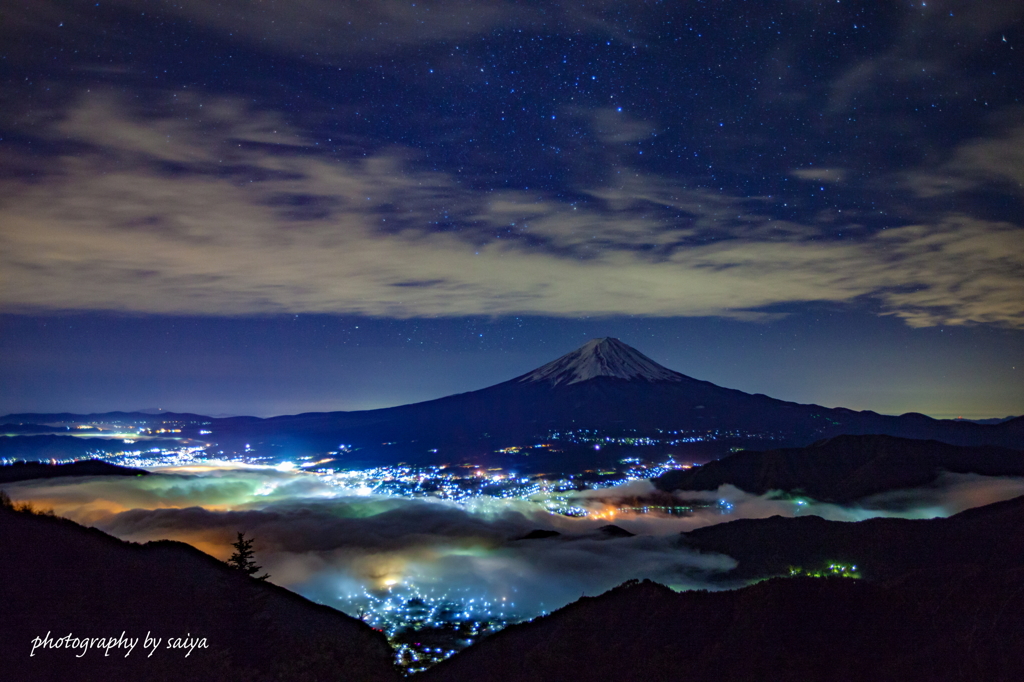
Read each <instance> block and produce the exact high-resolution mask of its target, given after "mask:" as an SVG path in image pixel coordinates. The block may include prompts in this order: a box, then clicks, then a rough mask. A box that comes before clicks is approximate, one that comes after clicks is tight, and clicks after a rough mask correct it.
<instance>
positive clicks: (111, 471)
mask: <svg viewBox="0 0 1024 682" xmlns="http://www.w3.org/2000/svg"><path fill="white" fill-rule="evenodd" d="M148 475H149V472H148V471H146V470H145V469H134V468H132V467H122V466H117V465H116V464H110V463H109V462H103V461H100V460H98V459H83V460H81V461H78V462H70V463H68V464H45V463H43V462H15V463H14V464H8V465H6V466H0V483H14V482H15V481H28V480H31V479H34V478H63V477H65V476H148Z"/></svg>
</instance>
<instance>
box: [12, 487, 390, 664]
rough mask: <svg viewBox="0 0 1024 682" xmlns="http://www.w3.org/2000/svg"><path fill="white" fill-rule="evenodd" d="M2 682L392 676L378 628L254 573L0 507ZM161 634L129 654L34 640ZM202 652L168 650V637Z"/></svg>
mask: <svg viewBox="0 0 1024 682" xmlns="http://www.w3.org/2000/svg"><path fill="white" fill-rule="evenodd" d="M0 547H2V551H0V609H2V615H0V678H2V679H5V680H32V682H51V681H52V682H64V681H65V680H75V681H76V682H91V681H96V682H100V681H104V682H105V681H107V680H133V681H148V680H153V681H156V680H161V681H163V680H167V681H170V680H202V681H206V680H210V681H214V680H216V681H222V680H223V681H226V680H251V681H262V680H267V681H269V680H322V679H346V680H366V681H369V680H381V681H386V680H397V679H398V675H397V674H396V673H395V671H394V668H393V667H392V663H391V656H392V654H391V650H390V648H389V647H388V644H387V641H386V640H385V638H384V635H383V634H381V633H379V632H375V631H373V630H372V629H371V628H370V627H369V626H367V625H365V624H364V623H362V622H360V621H358V620H356V619H354V618H350V617H348V616H346V615H344V614H342V613H340V612H338V611H335V610H333V609H330V608H328V607H326V606H321V605H318V604H315V603H313V602H310V601H308V600H306V599H304V598H303V597H300V596H298V595H296V594H293V593H291V592H289V591H287V590H285V589H283V588H280V587H277V586H275V585H272V584H269V583H266V582H261V581H258V580H254V579H252V578H249V577H248V576H246V575H244V574H243V573H241V572H240V571H237V570H234V569H232V568H230V567H228V566H227V565H226V564H224V563H222V562H220V561H217V560H216V559H214V558H213V557H210V556H209V555H207V554H204V553H202V552H200V551H199V550H197V549H194V548H193V547H191V546H189V545H185V544H183V543H179V542H171V541H160V542H150V543H146V544H144V545H138V544H135V543H129V542H123V541H121V540H118V539H116V538H113V537H111V536H109V535H107V534H105V533H102V532H101V531H98V530H96V529H93V528H84V527H82V526H79V525H78V524H76V523H74V522H72V521H69V520H67V519H61V518H55V517H52V516H46V515H40V514H33V513H29V512H25V511H15V510H13V509H11V508H10V507H9V506H4V505H0ZM48 632H49V633H50V634H51V637H52V638H53V639H57V638H61V637H63V636H65V635H68V634H72V635H73V636H75V637H118V636H120V635H121V634H122V632H125V633H127V636H129V637H140V638H145V637H146V635H147V633H150V634H151V635H152V636H153V637H160V638H162V639H163V642H164V644H163V647H162V648H161V649H159V650H157V651H155V652H154V653H153V655H152V656H151V657H150V656H148V653H149V652H148V651H143V644H142V642H140V643H139V645H138V646H137V647H136V649H135V650H133V651H132V652H131V653H130V654H129V655H128V657H125V656H124V654H125V652H126V651H127V650H126V649H121V650H120V651H119V652H118V650H111V653H110V656H104V651H103V650H102V649H101V650H99V651H96V650H88V651H87V652H86V653H85V654H84V655H83V656H82V657H77V654H79V653H81V650H68V649H63V648H62V649H43V648H40V649H37V650H36V652H35V656H31V655H30V654H31V652H32V640H33V638H35V637H40V638H44V637H45V636H46V635H47V633H48ZM187 636H188V637H192V638H194V639H195V640H198V639H199V638H205V639H206V640H207V644H208V648H206V649H201V648H197V649H193V650H192V651H191V654H190V655H189V656H187V657H186V656H185V653H186V651H183V650H179V649H167V648H166V644H167V642H168V640H169V638H186V637H187Z"/></svg>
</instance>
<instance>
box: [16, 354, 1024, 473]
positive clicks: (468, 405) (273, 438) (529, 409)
mask: <svg viewBox="0 0 1024 682" xmlns="http://www.w3.org/2000/svg"><path fill="white" fill-rule="evenodd" d="M111 415H113V416H116V417H117V418H118V419H122V420H125V421H128V420H133V419H134V420H165V421H166V420H175V419H177V420H178V421H180V422H182V423H183V424H184V425H185V428H184V429H183V432H182V433H183V436H189V437H194V436H196V434H198V430H199V427H200V423H202V428H203V430H207V431H212V435H210V436H209V438H212V439H215V440H216V442H217V443H218V444H219V445H220V446H222V447H235V446H237V444H239V443H249V442H252V441H256V442H257V443H258V444H260V446H261V447H263V448H264V449H265V450H266V449H271V448H278V449H279V451H280V452H288V453H306V452H321V453H322V452H324V451H331V450H335V449H336V448H338V445H339V444H346V445H349V446H351V448H350V449H357V450H360V452H359V453H358V457H359V458H362V459H366V460H370V461H383V462H387V461H396V460H398V459H402V460H406V461H411V462H420V463H427V462H438V461H450V460H451V459H452V457H453V456H474V457H479V456H480V455H481V454H482V453H487V452H490V451H492V450H493V449H494V448H497V447H504V446H509V445H521V444H524V443H533V442H537V441H538V440H545V439H548V438H549V437H550V436H551V434H552V433H553V432H561V433H563V434H564V432H567V431H572V430H577V431H578V430H580V429H593V430H597V431H600V432H602V433H609V434H610V433H623V434H629V435H649V436H652V437H656V438H658V439H659V440H661V441H662V442H663V443H666V445H665V446H664V447H668V445H667V443H668V442H669V441H672V442H673V443H674V444H673V445H672V446H671V447H672V448H673V451H675V452H679V451H680V450H681V449H685V448H691V449H694V450H695V451H697V452H700V453H704V454H706V456H707V457H706V458H710V457H714V456H718V455H720V454H722V453H724V452H726V451H727V450H728V449H729V448H730V447H735V446H743V447H751V448H755V449H763V448H764V447H766V446H770V445H772V444H777V445H780V446H803V445H808V444H810V443H813V442H815V441H817V440H821V439H822V438H828V437H832V436H836V435H841V434H888V435H894V436H901V437H906V438H922V439H927V438H934V439H937V440H941V441H943V442H947V443H954V444H959V445H1002V446H1006V447H1024V417H1019V418H1017V419H1013V420H1010V421H1007V422H1003V423H1001V424H997V425H982V424H974V423H971V422H965V421H955V420H936V419H931V418H930V417H926V416H924V415H921V414H914V413H909V414H905V415H901V416H898V417H895V416H886V415H880V414H877V413H875V412H870V411H864V412H855V411H853V410H847V409H844V408H834V409H832V408H825V407H821V406H818V405H800V404H797V403H792V402H786V401H783V400H776V399H774V398H769V397H768V396H765V395H760V394H758V395H751V394H748V393H744V392H742V391H737V390H734V389H728V388H722V387H720V386H716V385H714V384H712V383H710V382H707V381H700V380H698V379H693V378H691V377H688V376H685V375H683V374H680V373H678V372H674V371H672V370H670V369H667V368H665V367H662V366H661V365H659V364H657V363H656V362H654V361H653V360H651V359H650V358H648V357H646V356H645V355H643V354H642V353H640V352H639V351H637V350H635V349H633V348H631V347H629V346H627V345H626V344H624V343H622V342H621V341H619V340H618V339H611V338H606V339H595V340H593V341H590V342H588V343H587V344H585V345H584V346H582V347H581V348H579V349H577V350H575V351H572V352H570V353H568V354H566V355H564V356H562V357H561V358H558V359H557V360H555V361H553V362H550V363H548V364H547V365H544V366H543V367H540V368H538V369H536V370H534V371H532V372H528V373H526V374H524V375H522V376H519V377H516V378H514V379H511V380H509V381H506V382H503V383H500V384H497V385H495V386H491V387H489V388H484V389H481V390H478V391H472V392H469V393H461V394H458V395H452V396H448V397H445V398H439V399H437V400H431V401H427V402H421V403H414V404H411V405H402V406H399V407H391V408H386V409H379V410H367V411H360V412H325V413H306V414H298V415H289V416H280V417H272V418H269V419H257V418H255V417H232V418H225V419H214V418H211V417H199V416H197V415H174V414H170V413H162V414H160V415H157V416H154V415H144V414H138V413H135V414H128V413H111ZM58 417H59V418H60V419H61V420H63V421H70V420H73V419H75V417H74V415H33V414H21V415H8V416H7V417H5V421H8V422H26V423H46V422H48V421H51V422H52V421H57V418H58ZM103 417H104V416H103V415H90V416H89V418H90V419H92V420H95V419H98V418H103ZM111 418H113V417H111ZM82 421H86V420H85V419H84V418H83V419H82ZM186 422H187V423H186ZM564 442H565V443H566V445H565V448H564V450H563V455H562V457H567V456H568V455H566V454H564V452H565V451H567V450H571V449H572V448H571V446H569V445H568V442H569V441H568V440H565V441H564ZM687 443H689V444H687ZM434 450H437V452H434ZM597 457H599V455H598V454H596V453H595V452H594V451H593V449H592V448H590V449H589V453H588V454H587V455H586V458H589V459H590V460H593V459H595V458H597Z"/></svg>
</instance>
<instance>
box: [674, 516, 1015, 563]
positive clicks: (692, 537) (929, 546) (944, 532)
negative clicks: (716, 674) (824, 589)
mask: <svg viewBox="0 0 1024 682" xmlns="http://www.w3.org/2000/svg"><path fill="white" fill-rule="evenodd" d="M1022 527H1024V497H1017V498H1014V499H1012V500H1007V501H1005V502H997V503H995V504H990V505H986V506H984V507H977V508H974V509H968V510H967V511H963V512H960V513H959V514H955V515H954V516H951V517H949V518H945V519H928V520H912V519H868V520H866V521H858V522H856V523H847V522H841V521H826V520H825V519H822V518H821V517H818V516H804V517H798V518H783V517H781V516H773V517H771V518H768V519H740V520H738V521H730V522H729V523H722V524H718V525H715V526H707V527H705V528H698V529H696V530H692V531H689V532H687V533H683V534H682V535H681V536H680V537H681V538H682V541H683V543H684V545H686V546H687V547H690V548H692V549H696V550H699V551H701V552H715V553H720V554H727V555H729V556H731V557H732V558H734V559H736V560H737V561H738V562H739V565H738V566H737V567H736V568H735V569H733V570H732V571H730V572H729V573H727V574H725V575H724V576H723V580H726V581H735V580H749V579H757V578H764V577H769V576H775V575H784V574H787V573H788V571H789V568H790V567H791V566H792V567H799V568H803V569H806V570H819V569H822V568H823V567H827V566H828V565H829V564H831V563H843V564H847V565H856V566H857V569H858V571H859V572H860V573H861V574H862V575H863V576H864V577H865V578H869V579H873V580H890V579H892V578H895V577H897V576H900V575H904V574H906V573H909V572H912V571H921V570H929V569H931V568H934V567H935V566H941V565H946V564H955V565H969V564H974V565H981V566H986V567H989V568H995V569H998V570H1006V569H1011V568H1014V567H1016V566H1021V565H1024V535H1022V534H1021V533H1020V528H1022Z"/></svg>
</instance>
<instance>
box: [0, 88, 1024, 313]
mask: <svg viewBox="0 0 1024 682" xmlns="http://www.w3.org/2000/svg"><path fill="white" fill-rule="evenodd" d="M168 97H169V99H170V101H169V102H168V105H167V106H168V108H169V109H170V110H171V111H172V114H169V115H168V114H159V115H154V114H151V113H147V112H145V111H139V110H134V109H132V108H130V107H129V106H128V105H126V104H125V103H124V102H123V101H122V100H120V99H118V98H116V97H114V96H113V95H110V94H109V93H100V94H96V93H93V94H90V95H86V96H84V97H83V98H82V99H81V100H80V101H78V102H77V103H76V104H75V105H74V106H72V107H70V108H69V109H68V111H67V112H66V113H65V115H64V116H63V117H62V118H61V119H59V122H58V123H55V124H54V126H53V127H52V128H51V129H50V130H49V132H48V135H49V136H50V138H51V139H52V140H53V141H55V142H60V143H61V144H73V145H74V146H75V153H74V154H68V155H67V156H63V157H61V158H59V159H57V160H56V164H55V166H54V167H53V168H55V170H52V171H51V172H50V173H48V174H45V175H43V176H42V177H35V178H33V179H32V181H26V180H24V179H8V180H4V181H3V184H2V185H0V192H2V193H3V195H4V196H5V207H4V222H5V228H4V230H3V231H2V232H0V272H2V273H3V274H2V277H3V287H2V290H0V297H2V298H0V305H2V306H3V308H4V309H6V310H19V309H50V310H53V309H72V310H115V311H132V312H147V313H188V314H229V315H230V314H238V315H241V314H254V313H255V314H259V313H276V312H338V313H362V314H367V315H376V316H394V317H415V316H449V315H453V316H454V315H478V314H484V315H487V314H498V315H500V314H527V313H529V314H541V315H582V314H587V315H612V314H622V313H626V314H643V315H654V316H676V315H682V316H686V315H722V316H729V317H739V318H754V317H757V316H758V315H763V314H764V313H763V312H762V311H763V310H764V309H766V308H769V307H771V306H776V305H779V304H786V303H796V302H804V301H834V302H843V301H852V300H855V299H860V298H865V297H869V298H875V299H877V300H879V301H880V302H881V303H882V305H883V306H884V307H885V310H886V311H888V312H889V313H890V314H894V315H898V316H900V317H903V318H904V319H906V320H907V321H908V323H910V324H912V325H918V326H920V325H932V324H962V323H970V322H977V323H990V324H998V325H1008V326H1017V327H1019V326H1024V316H1022V311H1024V278H1021V276H1020V272H1021V268H1022V266H1024V242H1022V240H1021V239H1020V238H1019V235H1020V228H1019V226H1016V225H1011V224H1007V223H999V222H993V221H986V220H980V219H977V218H973V217H971V216H968V215H945V216H939V217H938V218H936V219H934V220H932V221H928V222H925V223H922V224H914V225H908V226H904V227H899V228H894V229H889V230H884V231H881V232H878V233H874V234H871V233H867V232H863V231H862V235H863V236H861V237H859V238H856V239H846V240H844V239H835V238H833V237H832V236H831V232H829V231H826V230H825V229H824V227H823V226H820V225H815V224H799V223H795V222H792V221H783V220H777V219H772V218H771V217H770V215H769V212H768V211H767V210H766V206H768V205H770V204H771V201H770V200H750V199H746V198H741V197H734V196H729V195H728V194H724V193H716V192H710V191H707V190H694V189H690V188H688V187H686V186H685V185H683V184H682V183H679V182H676V181H673V180H670V179H667V178H663V177H658V176H653V175H650V174H644V173H641V172H639V171H636V170H634V169H632V168H629V167H627V166H622V167H620V168H618V169H612V172H611V173H610V174H609V175H610V177H611V178H612V179H611V180H610V181H609V182H607V183H605V184H603V185H600V186H592V187H580V188H578V193H577V196H582V197H589V199H587V200H586V201H568V200H565V199H564V198H558V197H555V196H547V195H545V194H544V193H536V192H527V191H525V190H507V191H494V192H491V191H481V190H473V189H469V188H467V187H465V186H463V185H462V184H461V183H459V182H458V180H457V179H456V178H453V177H452V176H450V175H448V174H446V173H444V172H440V171H433V170H423V169H421V168H419V167H418V164H416V163H415V161H416V160H417V157H416V155H415V154H413V153H412V152H411V151H410V150H406V149H401V148H396V147H390V148H383V149H380V150H378V151H377V152H375V153H373V154H372V155H369V156H365V157H364V156H362V155H352V156H349V157H347V158H340V159H339V158H337V157H335V156H333V155H332V154H329V153H327V152H325V151H322V150H321V149H320V148H319V145H318V144H317V143H316V142H315V141H313V140H310V139H308V138H307V137H306V136H305V135H304V134H303V133H302V131H301V130H298V129H296V128H294V127H293V126H291V125H290V124H288V123H287V122H286V121H284V120H283V119H282V118H280V117H279V116H277V115H275V114H273V113H269V112H262V111H251V110H249V109H248V108H247V107H246V106H244V105H242V104H240V103H239V102H237V101H236V100H232V99H226V98H220V99H215V98H210V99H207V100H205V101H200V100H199V99H194V98H192V99H190V98H184V97H173V98H171V97H170V96H168ZM630 125H631V126H632V127H629V126H627V127H628V128H629V130H630V131H632V132H629V133H628V136H632V135H634V134H639V133H638V132H636V131H639V130H640V128H639V127H636V126H634V125H632V124H630ZM609 134H620V133H609ZM621 134H626V133H621ZM829 227H830V229H832V227H833V226H829ZM857 227H858V226H857V225H855V224H852V225H851V228H857Z"/></svg>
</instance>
